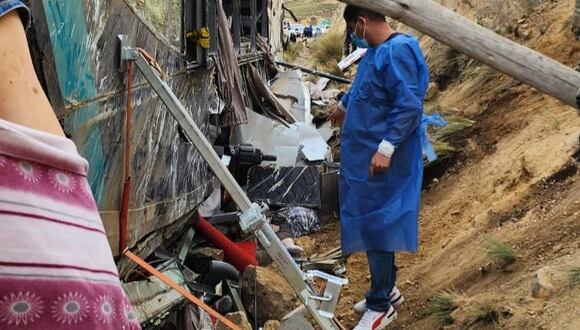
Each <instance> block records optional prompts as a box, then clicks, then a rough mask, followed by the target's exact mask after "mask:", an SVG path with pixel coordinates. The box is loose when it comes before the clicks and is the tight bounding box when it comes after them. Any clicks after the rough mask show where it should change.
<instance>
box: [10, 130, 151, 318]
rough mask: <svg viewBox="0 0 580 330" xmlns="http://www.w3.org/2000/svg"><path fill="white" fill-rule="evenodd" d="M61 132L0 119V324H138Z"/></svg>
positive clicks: (77, 162) (82, 165) (77, 160)
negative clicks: (53, 132)
mask: <svg viewBox="0 0 580 330" xmlns="http://www.w3.org/2000/svg"><path fill="white" fill-rule="evenodd" d="M87 168H88V164H87V162H86V160H84V159H83V158H82V157H81V156H80V155H79V154H78V152H77V150H76V147H75V145H74V143H73V142H72V141H70V140H68V139H66V138H63V137H58V136H54V135H51V134H47V133H43V132H39V131H36V130H32V129H29V128H26V127H22V126H19V125H15V124H13V123H9V122H6V121H3V120H0V329H139V328H140V325H139V323H138V321H137V318H136V315H135V313H134V311H133V308H132V307H131V304H130V303H129V301H128V299H127V297H126V295H125V293H124V292H123V290H122V288H121V286H120V282H119V275H118V273H117V268H116V267H115V263H114V261H113V255H112V253H111V250H110V247H109V244H108V242H107V236H106V235H105V229H104V227H103V224H102V222H101V219H100V217H99V213H98V210H97V207H96V204H95V201H94V199H93V197H92V193H91V190H90V187H89V185H88V181H87V178H86V175H87Z"/></svg>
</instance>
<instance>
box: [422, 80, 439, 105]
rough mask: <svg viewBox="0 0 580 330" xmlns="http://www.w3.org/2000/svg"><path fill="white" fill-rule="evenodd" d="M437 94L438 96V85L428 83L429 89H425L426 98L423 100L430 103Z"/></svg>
mask: <svg viewBox="0 0 580 330" xmlns="http://www.w3.org/2000/svg"><path fill="white" fill-rule="evenodd" d="M437 94H439V85H438V84H437V83H436V82H432V83H430V84H429V88H427V96H426V97H425V99H426V100H427V101H431V100H433V98H435V96H437Z"/></svg>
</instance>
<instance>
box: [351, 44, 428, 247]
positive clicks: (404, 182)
mask: <svg viewBox="0 0 580 330" xmlns="http://www.w3.org/2000/svg"><path fill="white" fill-rule="evenodd" d="M428 84H429V71H428V69H427V65H426V64H425V59H424V57H423V54H422V52H421V49H420V47H419V44H418V42H417V40H416V39H415V38H414V37H412V36H407V35H402V34H397V35H394V36H392V37H391V38H389V40H387V41H385V42H384V43H383V44H381V45H379V46H376V47H372V48H369V49H368V51H367V53H366V55H365V56H364V57H363V59H362V60H361V63H360V65H359V69H358V73H357V76H356V79H355V81H354V83H353V85H352V87H351V89H350V92H348V93H347V94H346V95H345V96H344V97H343V99H342V104H343V105H345V106H346V108H347V110H346V118H345V122H344V126H343V129H342V137H341V175H340V201H341V205H340V222H341V243H342V250H343V252H344V253H345V254H350V253H354V252H358V251H370V250H379V251H411V252H415V251H417V248H418V244H417V242H418V216H419V214H418V213H419V204H420V197H421V182H422V179H423V156H422V145H421V132H420V125H421V116H422V114H423V100H424V98H425V93H426V90H427V87H428ZM383 140H386V141H388V142H390V143H391V144H393V146H395V148H396V149H395V153H394V154H393V156H392V159H391V166H390V168H389V170H388V171H386V172H384V173H380V174H376V175H375V176H374V177H372V178H371V177H369V172H368V169H369V165H370V162H371V158H372V157H373V155H374V154H375V153H376V152H377V148H378V146H379V144H380V143H381V141H383Z"/></svg>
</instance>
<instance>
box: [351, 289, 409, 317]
mask: <svg viewBox="0 0 580 330" xmlns="http://www.w3.org/2000/svg"><path fill="white" fill-rule="evenodd" d="M389 299H391V305H392V306H393V307H399V306H401V305H402V304H403V302H405V298H404V297H403V295H402V294H401V291H399V289H398V288H397V287H394V288H393V290H392V291H391V296H390V297H389ZM354 311H355V312H357V313H358V314H362V313H364V312H366V311H367V301H366V300H365V299H363V300H361V301H359V302H357V303H356V304H355V305H354Z"/></svg>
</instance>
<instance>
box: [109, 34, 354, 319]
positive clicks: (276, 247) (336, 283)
mask: <svg viewBox="0 0 580 330" xmlns="http://www.w3.org/2000/svg"><path fill="white" fill-rule="evenodd" d="M118 38H119V41H120V59H121V62H120V63H121V66H123V65H124V64H126V62H127V61H132V62H133V63H134V64H135V65H136V66H137V68H138V69H139V71H140V72H141V73H142V74H143V76H144V77H145V79H146V80H147V81H148V82H149V83H150V84H151V86H152V88H153V89H154V90H155V92H156V93H157V94H158V95H159V97H160V98H161V100H162V102H163V103H164V104H165V105H166V106H167V109H168V110H169V112H170V113H171V114H172V115H173V117H174V118H175V120H176V121H177V123H178V124H179V126H180V127H181V128H182V130H183V132H184V133H185V135H186V136H187V138H188V139H189V140H190V141H191V142H192V143H193V145H194V146H195V148H196V149H197V150H198V151H199V153H200V154H201V155H202V156H203V158H204V159H205V161H206V162H207V163H208V165H209V166H210V168H211V169H212V171H213V173H214V174H215V175H216V176H217V178H218V179H219V180H220V182H221V183H222V185H223V186H224V188H225V189H226V190H227V191H228V193H229V194H230V195H231V197H232V199H233V200H234V201H235V202H236V204H237V205H238V207H239V209H240V210H241V212H242V213H241V214H240V227H241V228H242V230H243V231H244V232H246V233H253V234H254V235H255V236H256V237H257V238H258V240H259V241H260V243H261V245H262V246H263V247H264V249H265V250H266V251H267V252H268V254H269V255H270V256H271V257H272V260H273V261H274V263H276V265H277V266H278V269H279V270H280V272H281V273H282V274H283V275H284V277H285V278H286V280H287V281H288V283H289V284H290V286H291V287H292V288H293V289H294V291H295V292H296V294H297V296H298V298H300V300H301V301H302V303H303V304H304V305H305V306H306V308H307V309H308V311H309V312H310V313H311V314H312V316H313V317H314V319H315V320H316V322H317V323H318V324H319V325H320V327H321V328H322V329H324V330H327V329H329V330H330V329H334V330H339V329H341V326H340V324H339V323H338V322H337V321H336V320H335V319H334V311H335V309H336V305H337V303H338V298H339V296H340V291H341V290H342V287H343V286H344V285H346V284H347V283H348V280H346V279H342V278H338V277H336V276H332V275H328V274H325V273H322V272H319V271H309V272H307V273H304V272H302V270H300V268H299V267H298V265H297V264H296V262H294V259H292V257H291V256H290V254H289V253H288V251H287V250H286V248H284V246H283V245H282V242H281V241H280V239H279V238H278V236H276V233H275V232H274V231H273V230H272V228H271V227H270V225H269V224H268V222H267V221H266V217H265V215H264V212H265V211H266V210H267V207H266V206H265V205H258V204H256V203H252V202H251V201H250V199H249V198H248V196H247V195H246V194H245V192H244V191H243V190H242V188H241V187H240V185H239V184H238V183H237V182H236V180H235V179H234V177H233V176H232V174H231V173H230V172H229V171H228V169H227V167H226V166H225V165H224V164H223V163H222V162H221V160H220V158H219V156H218V155H217V153H216V152H215V150H214V148H213V146H212V145H211V143H210V142H209V141H208V140H207V139H206V138H205V136H204V134H203V133H202V132H201V130H200V129H199V127H198V126H197V125H196V124H195V122H194V121H193V119H192V117H191V116H190V115H189V113H188V112H187V110H186V109H185V107H184V106H183V104H182V103H181V102H180V100H179V99H178V98H177V96H176V95H175V94H174V93H173V91H172V90H171V89H170V88H169V86H168V85H167V83H165V81H163V80H162V79H161V78H160V77H159V75H158V73H157V71H156V70H155V69H154V68H153V67H152V66H151V65H150V63H149V62H148V60H147V59H146V58H145V57H144V56H143V54H142V53H141V52H139V50H138V48H134V47H132V46H131V40H130V39H129V37H128V36H126V35H119V36H118ZM315 278H319V279H322V280H324V281H326V283H325V285H324V293H323V295H320V294H319V293H318V292H317V291H316V290H315V288H314V287H313V281H314V279H315Z"/></svg>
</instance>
